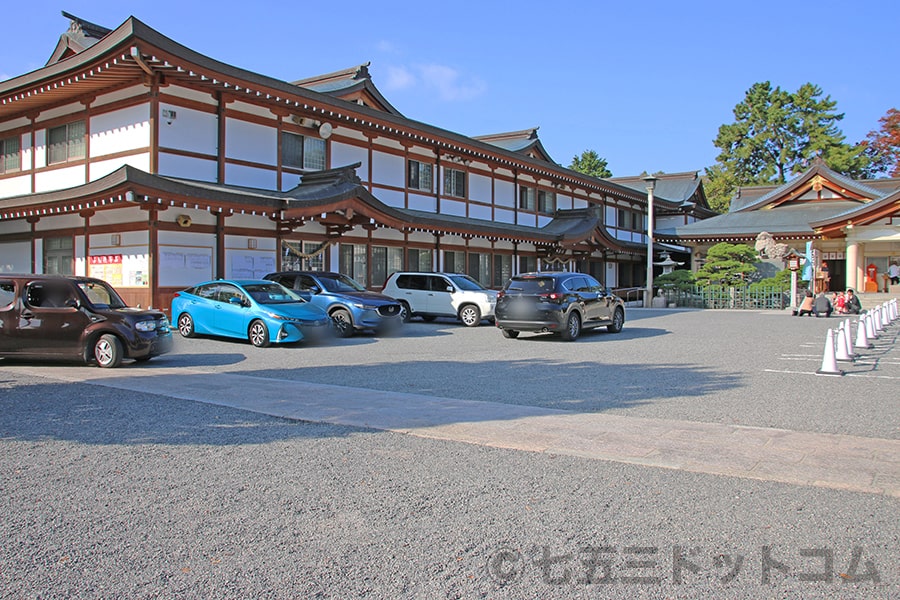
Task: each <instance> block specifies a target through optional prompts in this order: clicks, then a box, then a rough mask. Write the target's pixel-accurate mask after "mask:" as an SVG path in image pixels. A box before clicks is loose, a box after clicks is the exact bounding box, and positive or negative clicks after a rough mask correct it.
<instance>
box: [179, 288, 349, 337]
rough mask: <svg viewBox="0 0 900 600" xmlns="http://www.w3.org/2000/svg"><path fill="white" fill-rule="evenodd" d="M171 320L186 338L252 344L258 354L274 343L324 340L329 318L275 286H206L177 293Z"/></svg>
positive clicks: (293, 294)
mask: <svg viewBox="0 0 900 600" xmlns="http://www.w3.org/2000/svg"><path fill="white" fill-rule="evenodd" d="M172 319H173V320H174V321H175V323H176V324H177V326H178V332H179V333H180V334H181V335H182V336H184V337H186V338H189V337H194V336H195V335H197V334H207V335H220V336H225V337H232V338H241V339H248V340H250V343H251V344H253V345H254V346H256V347H258V348H265V347H266V346H268V345H269V344H273V343H288V342H299V341H300V340H302V339H304V338H307V339H309V338H312V339H322V338H324V337H326V336H327V335H328V334H329V332H330V331H331V318H329V316H328V315H327V314H326V313H325V311H324V310H322V309H321V308H319V307H318V306H315V305H313V304H312V303H310V302H306V301H305V300H303V299H302V298H300V297H299V296H298V295H297V294H295V293H294V292H292V291H290V290H288V289H287V288H285V287H284V286H283V285H280V284H278V283H275V282H274V281H265V280H237V281H236V280H231V281H228V280H222V279H220V280H217V281H208V282H206V283H201V284H198V285H195V286H193V287H190V288H188V289H186V290H183V291H181V292H178V293H176V294H175V297H174V298H173V299H172Z"/></svg>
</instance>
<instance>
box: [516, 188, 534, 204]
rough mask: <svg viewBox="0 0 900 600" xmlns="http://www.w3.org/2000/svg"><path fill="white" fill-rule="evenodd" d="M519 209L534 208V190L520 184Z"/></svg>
mask: <svg viewBox="0 0 900 600" xmlns="http://www.w3.org/2000/svg"><path fill="white" fill-rule="evenodd" d="M519 209H521V210H534V190H533V189H532V188H528V187H525V186H522V187H520V188H519Z"/></svg>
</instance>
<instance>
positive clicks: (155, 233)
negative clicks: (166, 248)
mask: <svg viewBox="0 0 900 600" xmlns="http://www.w3.org/2000/svg"><path fill="white" fill-rule="evenodd" d="M145 206H146V208H147V261H148V262H149V263H150V265H149V269H150V306H162V304H163V302H162V298H161V297H160V296H159V260H158V257H159V211H158V210H157V209H156V207H155V206H150V205H142V206H141V208H144V207H145Z"/></svg>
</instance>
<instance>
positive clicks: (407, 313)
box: [400, 300, 412, 323]
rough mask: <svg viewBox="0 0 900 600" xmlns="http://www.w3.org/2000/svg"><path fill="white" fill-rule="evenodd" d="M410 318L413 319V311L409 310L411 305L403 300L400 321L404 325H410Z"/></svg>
mask: <svg viewBox="0 0 900 600" xmlns="http://www.w3.org/2000/svg"><path fill="white" fill-rule="evenodd" d="M410 317H412V311H411V310H410V309H409V304H407V303H406V302H404V301H403V300H401V301H400V319H401V320H402V321H403V322H404V323H409V319H410Z"/></svg>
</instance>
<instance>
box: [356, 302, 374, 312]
mask: <svg viewBox="0 0 900 600" xmlns="http://www.w3.org/2000/svg"><path fill="white" fill-rule="evenodd" d="M353 306H355V307H356V308H361V309H363V310H377V309H378V307H377V306H371V305H369V304H363V303H362V302H354V303H353Z"/></svg>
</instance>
